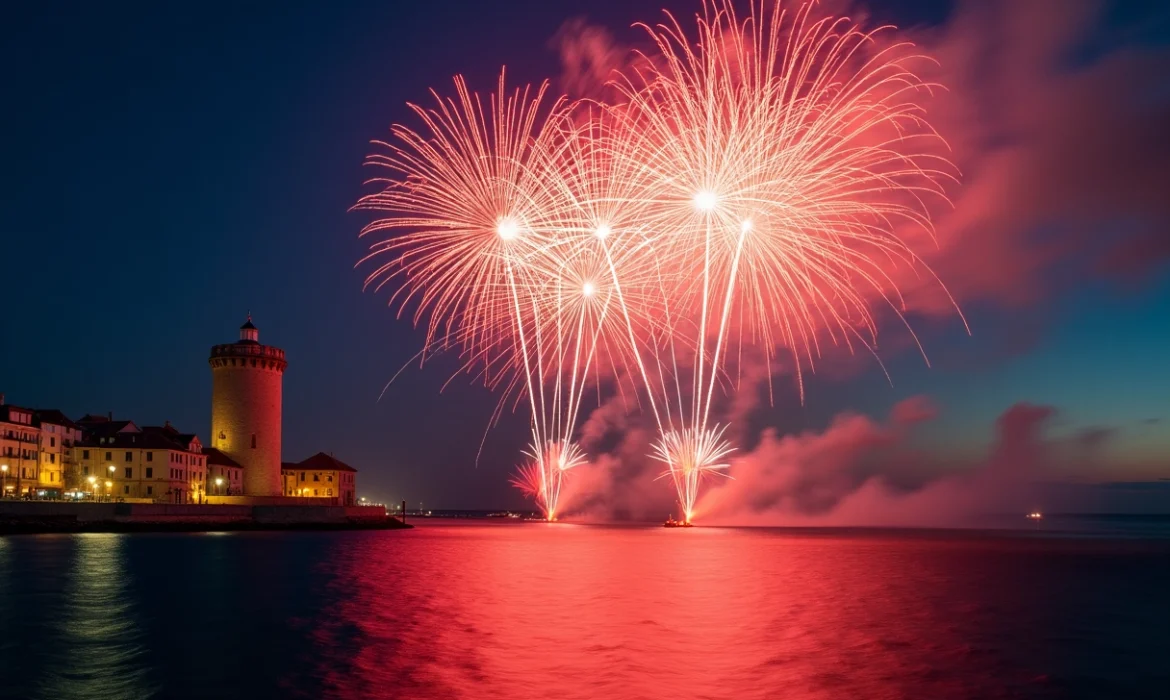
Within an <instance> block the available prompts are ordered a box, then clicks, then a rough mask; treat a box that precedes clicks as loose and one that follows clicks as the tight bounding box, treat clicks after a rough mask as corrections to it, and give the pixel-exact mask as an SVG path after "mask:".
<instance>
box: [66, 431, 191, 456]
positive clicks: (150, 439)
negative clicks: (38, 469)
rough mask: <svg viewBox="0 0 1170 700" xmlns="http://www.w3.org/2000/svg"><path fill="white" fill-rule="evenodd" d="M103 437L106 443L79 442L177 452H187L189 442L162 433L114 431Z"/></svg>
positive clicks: (105, 448) (116, 448)
mask: <svg viewBox="0 0 1170 700" xmlns="http://www.w3.org/2000/svg"><path fill="white" fill-rule="evenodd" d="M103 437H105V438H106V442H104V443H99V442H97V441H96V440H92V439H87V440H85V441H83V442H82V443H79V444H80V446H81V447H93V448H95V449H99V450H123V449H135V450H174V451H176V452H186V451H187V444H189V443H179V442H176V441H175V440H173V439H171V438H170V437H168V436H166V435H164V434H162V433H147V432H142V433H114V434H113V435H106V436H103Z"/></svg>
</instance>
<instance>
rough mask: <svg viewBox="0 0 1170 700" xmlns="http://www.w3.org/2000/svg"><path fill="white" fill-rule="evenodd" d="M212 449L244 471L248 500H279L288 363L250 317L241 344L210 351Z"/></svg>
mask: <svg viewBox="0 0 1170 700" xmlns="http://www.w3.org/2000/svg"><path fill="white" fill-rule="evenodd" d="M208 364H209V365H210V366H211V437H210V442H211V445H210V446H211V447H212V448H214V449H216V450H218V451H219V452H221V453H223V454H224V455H226V456H227V457H228V458H230V459H231V460H232V461H233V462H235V463H236V464H239V465H240V466H241V468H242V470H243V489H244V495H247V496H280V495H281V494H282V493H283V490H284V489H283V488H282V483H281V471H280V451H281V431H280V428H281V408H282V406H281V402H282V391H283V384H284V370H285V368H286V367H287V366H288V363H287V362H286V361H285V359H284V351H283V350H281V349H280V348H276V347H272V346H269V345H261V344H260V332H259V330H258V329H257V328H256V326H254V325H252V317H251V316H249V317H248V320H247V322H246V323H244V325H243V326H241V327H240V339H239V340H238V341H236V342H235V343H231V344H229V345H216V346H214V347H212V348H211V357H210V358H208Z"/></svg>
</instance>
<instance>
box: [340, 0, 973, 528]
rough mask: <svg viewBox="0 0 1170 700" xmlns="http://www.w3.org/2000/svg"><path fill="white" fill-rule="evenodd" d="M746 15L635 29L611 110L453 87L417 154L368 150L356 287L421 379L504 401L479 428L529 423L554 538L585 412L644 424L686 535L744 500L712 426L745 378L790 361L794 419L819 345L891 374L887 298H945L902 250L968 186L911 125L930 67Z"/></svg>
mask: <svg viewBox="0 0 1170 700" xmlns="http://www.w3.org/2000/svg"><path fill="white" fill-rule="evenodd" d="M749 7H750V9H749V11H748V12H747V14H746V15H742V16H741V15H740V14H737V11H736V7H735V2H734V1H733V0H703V3H702V11H701V12H700V13H699V14H698V15H696V16H695V22H694V25H693V29H692V30H691V31H688V30H687V29H685V28H684V26H683V25H682V24H681V23H680V22H679V21H677V20H676V19H675V18H674V17H673V16H671V15H669V13H667V18H666V21H664V22H663V23H661V24H659V25H656V26H653V27H651V26H649V25H638V26H640V27H641V28H642V29H643V30H644V31H645V32H646V33H647V35H648V37H649V39H650V43H651V45H652V46H653V51H650V52H647V53H638V54H636V55H635V56H634V57H633V58H632V59H631V62H630V66H629V67H628V68H627V69H625V70H620V71H617V72H615V74H614V75H613V76H612V79H611V80H610V82H609V83H608V86H607V90H608V94H609V95H610V97H611V99H609V100H602V101H597V100H591V101H581V102H574V101H571V100H569V99H568V98H565V97H561V98H559V99H555V100H551V101H550V100H546V99H545V95H546V92H547V90H548V85H547V83H545V84H542V85H540V86H539V87H537V88H535V89H534V88H532V87H525V88H521V89H513V90H511V91H508V90H507V89H506V88H505V82H504V75H503V74H502V73H501V76H500V81H499V87H498V90H497V91H496V92H495V93H493V94H491V95H490V97H489V98H488V99H487V101H486V102H487V104H486V106H485V101H484V100H483V99H481V97H480V96H479V95H478V94H476V93H473V92H471V91H470V90H469V89H468V88H467V86H466V84H465V83H464V81H463V79H462V78H456V80H455V89H456V91H455V97H453V98H451V97H442V96H440V95H439V94H438V93H437V92H432V95H433V97H434V98H435V100H436V104H435V106H433V107H430V108H425V107H420V106H417V105H413V104H412V105H411V108H412V109H413V111H414V113H415V115H416V116H417V117H418V118H419V119H420V120H421V121H422V124H423V128H422V130H421V131H415V130H413V129H410V128H407V127H405V126H398V125H395V126H394V127H392V135H393V137H394V138H393V139H391V140H390V141H388V142H375V143H376V144H377V145H378V147H379V151H380V152H379V153H377V154H375V155H372V156H370V158H369V160H368V162H369V164H371V165H374V166H377V167H379V168H382V169H383V170H384V171H387V172H388V175H386V176H385V177H378V178H375V179H374V180H372V182H374V183H375V184H376V185H377V186H378V191H376V192H374V193H371V194H368V195H366V196H364V197H362V199H361V200H360V201H359V203H358V205H357V208H359V209H369V210H375V211H378V212H380V213H382V214H383V218H380V219H378V220H376V221H374V222H373V223H370V224H368V225H367V226H366V227H365V228H364V229H363V232H362V233H363V235H368V234H385V235H383V236H380V240H376V241H375V242H374V244H373V245H372V246H371V252H370V253H369V255H367V256H366V257H365V258H363V261H362V262H363V263H365V262H373V263H376V267H375V269H374V270H373V271H372V272H371V273H370V274H369V275H368V278H367V284H368V285H372V286H374V287H375V288H376V289H380V288H381V287H383V286H384V285H387V284H391V283H393V284H394V285H395V291H394V293H393V295H392V297H391V302H390V303H391V304H393V305H396V306H400V307H401V308H402V309H403V310H404V312H405V311H406V310H407V309H410V310H411V311H409V313H410V314H411V316H412V318H413V320H414V322H415V323H416V324H418V325H420V326H423V327H425V329H426V333H427V335H426V342H425V344H424V347H423V350H422V352H421V353H420V357H421V358H422V360H423V361H425V360H426V359H427V358H428V357H430V356H432V355H434V354H436V353H439V352H443V351H455V352H457V353H459V356H460V358H461V362H462V369H463V370H464V371H466V372H468V373H470V374H472V375H473V376H475V377H477V378H480V379H482V380H483V381H484V383H485V384H486V385H487V386H489V387H490V388H493V389H497V390H499V393H500V401H499V403H498V404H497V407H496V411H495V413H494V414H493V416H492V417H491V419H490V420H489V426H490V425H493V424H495V422H496V421H497V420H498V418H499V416H500V414H501V412H502V411H503V410H505V409H506V408H507V407H508V406H511V407H512V408H513V409H515V408H516V407H517V406H519V405H520V404H521V403H525V404H527V407H528V409H529V411H530V415H531V420H530V427H531V432H532V439H531V441H530V443H529V445H528V447H527V448H526V449H525V450H524V453H523V454H524V458H523V460H522V463H521V465H520V467H519V470H518V472H517V475H516V477H515V478H514V480H513V483H515V484H516V485H517V486H519V487H520V488H521V489H523V490H524V491H525V492H526V493H528V494H530V495H531V496H532V497H533V498H534V499H535V500H536V502H537V503H538V505H539V506H540V508H541V509H542V510H543V512H544V514H545V517H546V518H547V519H549V520H554V519H556V518H557V515H558V514H559V513H561V512H562V511H563V510H564V504H562V503H561V497H562V490H563V487H564V486H565V484H566V483H567V478H568V475H569V474H570V473H571V471H572V470H573V469H575V468H577V467H579V466H581V465H583V464H586V463H587V462H588V457H587V456H586V454H585V452H584V450H583V449H582V448H581V446H580V445H579V444H578V442H577V440H578V429H579V425H578V424H579V422H580V420H579V419H580V412H581V409H582V404H583V402H584V401H585V398H586V397H587V396H588V397H592V398H594V399H595V400H596V401H598V402H601V401H603V400H605V399H606V398H607V397H611V396H612V397H619V398H621V399H622V400H623V401H625V402H626V405H627V407H628V408H629V410H631V411H633V410H635V409H638V408H640V409H641V410H642V414H643V416H644V417H645V418H644V419H645V420H647V421H651V420H652V421H653V423H654V424H655V425H656V426H657V429H658V434H657V438H656V439H655V440H654V442H653V444H652V445H651V446H650V447H649V451H650V453H651V455H650V456H651V457H652V458H653V459H655V460H657V461H659V462H661V463H662V464H663V465H664V467H665V469H664V471H663V472H662V474H661V478H663V479H664V480H665V479H667V478H668V479H669V480H670V482H671V483H673V485H674V487H675V493H676V496H677V499H678V508H679V510H680V512H681V514H682V517H683V520H684V522H687V523H689V522H690V520H691V518H692V516H693V515H694V514H695V511H696V504H697V503H698V500H699V495H700V487H701V484H702V482H703V481H704V479H705V478H706V477H708V476H711V475H719V476H725V477H729V476H733V474H732V473H729V470H730V468H731V466H732V465H731V462H730V461H729V458H730V456H731V455H732V453H733V452H734V447H733V446H732V444H731V442H730V441H729V440H728V438H727V435H728V425H727V423H725V422H724V423H720V422H718V421H717V420H713V417H714V418H718V417H719V416H723V415H728V414H729V410H728V403H729V397H733V396H734V395H735V393H736V392H737V391H739V390H740V386H739V381H740V379H739V378H740V377H742V376H743V375H744V365H745V363H747V362H752V363H754V364H755V366H760V365H763V366H765V367H766V368H767V376H768V377H769V379H768V381H769V388H770V389H771V384H770V383H771V381H772V380H771V377H772V376H773V373H774V371H775V370H776V369H777V366H776V363H777V362H778V361H779V359H780V358H781V357H783V358H784V361H783V363H782V364H783V367H784V370H785V373H786V374H790V375H791V376H793V378H794V380H795V385H796V387H797V388H798V390H799V393H800V397H801V399H802V400H803V398H804V381H803V376H804V375H803V373H804V372H805V371H808V370H815V368H816V367H815V365H816V362H817V361H818V359H819V358H820V357H821V356H822V352H823V351H824V349H825V348H826V347H829V346H841V347H844V348H845V349H846V350H848V351H850V352H853V351H854V350H856V349H857V348H859V347H860V348H864V349H865V350H867V351H869V352H871V353H873V354H874V356H875V358H876V357H877V354H876V346H877V321H876V318H875V315H876V311H875V309H876V308H878V307H879V306H886V307H887V308H889V309H890V310H892V312H893V314H894V315H896V316H897V317H899V318H900V319H901V320H902V321H903V323H905V325H906V327H907V328H910V324H909V323H908V322H907V320H906V319H905V318H904V314H905V312H906V308H907V307H906V303H905V301H904V300H903V298H902V294H901V291H900V290H899V287H898V280H900V279H904V278H907V275H913V276H915V277H926V278H927V279H932V280H933V279H934V276H933V273H931V271H930V270H929V268H928V267H926V265H925V263H924V262H923V261H922V260H921V258H920V257H919V255H918V253H916V252H915V251H914V250H913V249H912V247H911V241H916V240H918V239H919V238H921V236H918V235H916V234H919V233H922V232H925V233H926V234H928V236H930V237H932V236H933V227H932V222H931V211H930V207H929V206H928V203H932V202H933V203H943V204H945V203H946V201H947V199H946V193H945V188H944V185H945V184H947V183H950V182H954V181H955V180H956V177H955V173H954V168H953V166H952V165H951V164H950V163H949V161H948V160H947V159H946V157H945V155H944V154H945V144H944V143H943V141H942V139H941V137H939V136H938V134H936V133H935V132H934V130H933V129H932V128H931V127H930V125H929V123H928V122H927V120H926V115H925V110H924V109H923V108H922V106H921V105H920V102H919V97H920V96H922V95H926V94H929V92H930V90H931V89H933V88H934V87H936V86H934V85H932V84H930V83H928V82H926V81H924V80H922V79H920V78H919V77H918V75H917V74H916V72H915V70H916V67H917V66H918V65H921V64H925V65H929V63H930V61H929V59H927V58H925V57H923V56H921V55H918V54H916V53H914V51H913V49H912V47H911V46H910V45H909V44H907V43H902V42H899V41H898V40H897V39H896V38H895V37H894V30H893V28H891V27H883V28H879V29H877V30H874V31H864V30H861V29H858V28H857V27H856V26H855V25H854V24H853V23H852V22H851V21H850V20H849V19H847V18H843V17H835V16H832V15H829V14H821V8H820V7H819V5H818V4H817V3H816V2H804V3H801V4H796V3H795V2H786V1H784V0H755V1H753V2H752V3H751V4H750V6H749ZM501 212H503V214H501ZM521 222H523V225H522V223H521ZM491 231H494V233H495V235H494V236H492V235H490V234H489V235H484V234H485V232H491ZM749 233H750V236H749ZM501 244H506V245H501ZM935 288H936V289H937V290H938V293H939V294H943V295H946V296H947V297H948V298H949V295H948V294H947V292H946V290H945V288H944V287H943V286H942V285H941V283H939V284H937V285H936V287H935ZM952 303H953V301H952ZM956 310H957V309H956ZM911 334H913V331H911ZM751 388H752V389H753V390H754V389H755V388H756V387H755V386H754V385H753V386H752V387H751ZM717 389H718V390H717ZM628 399H632V401H631V400H628ZM481 449H482V445H481Z"/></svg>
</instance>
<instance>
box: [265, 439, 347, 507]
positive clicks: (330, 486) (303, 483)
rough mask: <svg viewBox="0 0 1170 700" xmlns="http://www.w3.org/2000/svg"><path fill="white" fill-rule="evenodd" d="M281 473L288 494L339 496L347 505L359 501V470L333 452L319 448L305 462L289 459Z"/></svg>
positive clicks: (319, 496) (310, 496)
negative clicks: (322, 450)
mask: <svg viewBox="0 0 1170 700" xmlns="http://www.w3.org/2000/svg"><path fill="white" fill-rule="evenodd" d="M281 473H282V475H283V476H284V495H286V496H297V497H300V498H323V499H337V500H336V502H337V503H338V504H340V505H343V506H352V505H354V503H355V502H356V499H355V498H354V494H355V492H356V490H357V470H356V469H354V468H353V467H351V466H349V465H348V464H346V463H345V462H342V461H341V460H340V459H337V458H336V457H334V456H333V455H327V454H325V453H324V452H318V453H317V454H315V455H313V456H312V457H309V458H308V459H306V460H304V461H303V462H296V463H293V462H285V463H284V464H282V465H281Z"/></svg>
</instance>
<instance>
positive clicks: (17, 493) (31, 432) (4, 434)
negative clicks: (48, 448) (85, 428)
mask: <svg viewBox="0 0 1170 700" xmlns="http://www.w3.org/2000/svg"><path fill="white" fill-rule="evenodd" d="M39 446H40V429H38V428H37V427H36V425H34V424H33V411H32V410H31V409H27V408H20V407H19V406H9V405H8V404H5V403H4V401H3V397H0V490H3V492H4V495H5V497H9V498H11V497H21V496H25V495H28V494H31V493H35V491H36V486H37V471H38V469H39V468H40V449H39Z"/></svg>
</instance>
